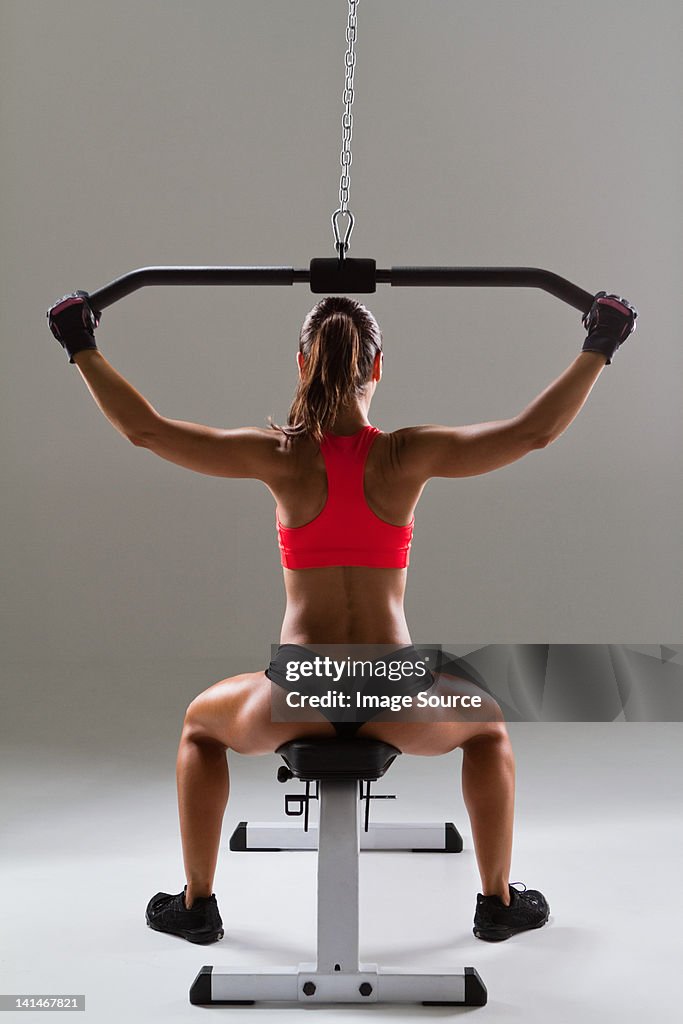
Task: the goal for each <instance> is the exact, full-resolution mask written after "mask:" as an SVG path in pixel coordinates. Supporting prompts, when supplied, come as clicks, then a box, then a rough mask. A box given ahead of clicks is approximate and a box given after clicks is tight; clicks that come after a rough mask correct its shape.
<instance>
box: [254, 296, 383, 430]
mask: <svg viewBox="0 0 683 1024" xmlns="http://www.w3.org/2000/svg"><path fill="white" fill-rule="evenodd" d="M381 351H382V332H381V331H380V329H379V325H378V323H377V321H376V320H375V318H374V316H373V315H372V313H371V312H370V310H369V309H367V308H366V307H365V306H364V305H363V304H362V303H361V302H356V300H355V299H349V298H348V297H346V296H343V295H335V296H328V297H327V298H324V299H321V300H320V302H318V303H317V304H316V305H315V306H314V307H313V309H312V310H311V311H310V313H308V315H307V316H306V319H305V320H304V322H303V325H302V327H301V332H300V334H299V352H301V353H302V354H303V356H304V359H305V363H304V366H303V369H302V371H301V376H300V378H299V382H298V384H297V388H296V392H295V395H294V399H293V401H292V404H291V406H290V409H289V415H288V417H287V426H284V427H282V426H278V424H276V423H273V422H272V420H271V422H270V425H271V427H273V429H274V430H280V431H282V433H283V434H284V436H285V444H288V443H289V442H291V441H292V440H293V439H294V438H295V437H301V436H303V435H306V436H308V437H311V438H313V439H314V440H315V441H317V442H318V444H320V442H321V441H322V439H323V433H324V432H325V430H327V429H329V427H330V426H331V424H332V423H334V420H335V419H336V417H337V414H338V413H339V411H340V410H341V409H342V408H343V407H344V406H345V405H346V404H347V403H348V401H349V400H350V399H351V398H352V397H353V396H354V395H356V394H358V393H360V391H362V389H363V387H364V385H365V384H367V382H368V381H369V380H370V377H371V374H372V366H373V363H374V360H375V356H376V355H377V353H378V352H381Z"/></svg>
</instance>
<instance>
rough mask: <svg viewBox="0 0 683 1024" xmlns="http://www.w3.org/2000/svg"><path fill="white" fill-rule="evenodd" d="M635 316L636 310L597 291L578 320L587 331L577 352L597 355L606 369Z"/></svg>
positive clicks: (634, 325) (615, 296)
mask: <svg viewBox="0 0 683 1024" xmlns="http://www.w3.org/2000/svg"><path fill="white" fill-rule="evenodd" d="M637 316H638V310H637V309H636V307H635V306H632V305H631V303H630V302H627V301H626V299H622V298H621V296H620V295H611V294H610V295H608V294H607V292H598V294H597V295H596V296H595V298H594V299H593V305H592V306H591V308H590V309H589V310H588V312H587V313H584V315H583V317H582V320H581V322H582V324H583V325H584V327H585V328H586V330H587V331H588V337H587V338H586V340H585V341H584V343H583V348H582V349H581V351H582V352H600V353H601V355H603V356H605V357H606V359H607V362H606V363H605V365H606V366H609V364H610V363H611V362H612V357H613V355H614V353H615V352H616V351H617V349H618V348H619V346H620V345H621V344H623V342H625V341H626V339H627V338H628V336H629V334H632V333H633V331H635V329H636V317H637Z"/></svg>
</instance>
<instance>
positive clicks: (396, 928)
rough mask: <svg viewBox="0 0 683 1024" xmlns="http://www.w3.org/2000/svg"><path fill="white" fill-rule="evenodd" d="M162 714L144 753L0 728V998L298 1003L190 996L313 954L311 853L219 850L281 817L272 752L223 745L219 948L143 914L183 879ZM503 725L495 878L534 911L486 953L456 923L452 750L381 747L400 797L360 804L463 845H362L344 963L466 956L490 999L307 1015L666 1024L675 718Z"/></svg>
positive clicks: (459, 901) (151, 1016) (673, 904)
mask: <svg viewBox="0 0 683 1024" xmlns="http://www.w3.org/2000/svg"><path fill="white" fill-rule="evenodd" d="M167 719H168V716H167V717H166V718H163V719H162V723H161V725H160V726H158V728H157V730H156V731H155V730H154V728H153V721H152V719H151V717H150V718H148V722H147V727H148V730H149V742H148V743H147V744H146V745H145V744H144V743H141V742H140V741H139V740H140V737H138V736H136V735H133V738H132V739H131V735H128V737H127V740H128V742H127V743H124V742H123V738H122V742H121V744H120V745H119V744H116V743H111V742H110V743H109V744H106V743H104V742H103V743H102V744H98V742H96V740H97V736H98V733H97V729H96V728H95V726H93V730H92V732H91V735H90V741H88V740H87V738H86V739H83V738H82V740H81V743H80V744H79V745H75V748H74V749H73V750H69V749H67V748H64V747H60V746H59V744H53V746H52V747H50V746H49V745H47V742H46V741H43V742H41V743H40V745H36V746H29V745H28V743H29V741H28V738H26V739H22V738H21V735H14V736H12V735H9V734H8V736H7V737H6V741H5V743H4V744H3V761H2V765H1V766H0V767H1V770H2V775H1V779H2V783H3V802H2V809H1V813H2V826H3V828H2V831H3V839H2V847H1V852H2V875H1V877H2V882H3V894H2V900H1V906H2V910H1V917H2V923H1V924H0V935H1V944H2V945H1V949H0V993H19V992H28V993H40V992H42V993H46V994H57V993H84V994H85V996H86V1012H87V1017H86V1018H85V1019H88V1020H90V1021H93V1022H96V1024H108V1022H110V1021H111V1022H114V1021H116V1022H121V1021H124V1020H125V1021H131V1022H137V1021H140V1022H142V1021H144V1022H149V1024H152V1022H155V1021H162V1020H163V1021H165V1022H173V1021H192V1020H195V1021H196V1020H201V1019H206V1018H207V1015H208V1016H215V1017H218V1018H221V1019H222V1018H225V1019H229V1020H230V1021H232V1022H242V1021H252V1020H255V1019H263V1018H264V1015H268V1016H269V1019H270V1018H277V1019H280V1018H282V1019H285V1018H287V1019H289V1020H295V1019H298V1017H297V1014H298V1013H299V1012H300V1011H299V1010H298V1009H297V1008H294V1009H282V1008H266V1007H253V1008H235V1009H227V1008H211V1009H205V1008H199V1007H192V1006H190V1005H189V1003H188V989H189V986H190V983H191V981H192V979H193V978H194V976H195V974H196V973H197V971H198V970H199V968H200V967H201V966H202V965H203V964H204V963H223V964H234V965H245V966H248V965H254V966H259V965H269V964H270V965H272V964H297V963H298V962H299V961H302V960H311V959H313V957H314V927H315V902H314V885H315V855H314V854H311V853H272V854H269V853H265V854H264V853H253V854H244V853H242V854H238V853H230V852H229V851H228V850H227V840H228V838H229V835H230V832H231V831H232V828H233V826H234V824H235V823H236V822H237V821H239V820H240V819H245V818H252V819H260V820H269V819H272V818H274V817H275V818H278V817H279V816H280V805H281V801H282V798H283V794H284V792H285V788H284V787H282V786H278V784H277V783H276V782H275V770H276V767H277V763H278V759H277V758H275V757H274V756H273V757H265V758H238V757H234V758H233V759H232V778H233V792H232V797H231V803H230V806H229V809H228V813H227V816H226V823H225V828H224V842H223V847H224V849H223V851H222V854H221V859H220V864H219V871H218V876H217V879H216V893H217V896H218V900H219V905H220V908H221V912H222V915H223V919H224V922H225V925H226V936H225V938H224V939H223V941H222V942H220V943H218V944H216V945H213V946H209V947H195V946H192V945H190V944H189V943H186V942H184V941H183V940H182V939H176V938H173V937H170V936H165V935H161V934H159V933H156V932H153V931H151V930H150V929H148V928H146V927H145V924H144V907H145V904H146V902H147V900H148V899H149V897H150V896H151V895H152V894H153V893H154V892H156V891H157V890H159V889H161V890H166V891H171V892H177V891H179V889H180V888H181V887H182V875H181V859H180V847H179V839H178V831H177V824H176V809H175V789H174V778H173V759H174V753H175V750H174V738H173V737H170V736H168V735H166V733H167V732H168V720H167ZM44 728H45V727H44V723H43V724H42V725H41V726H40V728H38V727H37V730H36V733H35V734H34V735H37V734H42V733H43V730H44ZM511 733H512V735H513V740H514V744H515V749H516V752H517V762H518V804H517V829H516V841H515V852H514V859H513V880H517V879H519V880H521V881H524V882H526V883H527V885H529V887H535V888H540V889H541V890H543V891H544V892H546V894H547V896H548V898H549V900H550V904H551V908H552V916H551V921H550V923H549V925H548V926H547V927H545V928H543V929H541V930H540V931H537V932H531V933H528V934H526V935H520V936H517V937H515V938H513V939H512V940H510V941H508V942H505V943H501V944H496V945H489V944H486V943H482V942H479V941H478V940H476V939H475V938H474V937H473V935H472V931H471V926H472V914H473V908H474V896H475V893H476V891H477V874H476V867H475V863H474V857H473V852H472V843H471V836H470V833H469V826H468V823H467V820H466V817H465V816H464V812H463V805H462V799H461V796H460V793H459V787H458V785H457V775H458V769H459V757H458V755H457V754H454V755H450V756H448V757H443V758H421V759H417V758H404V759H402V760H399V761H398V762H397V763H396V765H395V766H394V767H393V768H392V769H391V772H390V773H389V775H388V776H387V777H386V779H385V780H384V782H382V783H381V784H379V785H380V786H381V788H379V786H378V789H377V792H396V793H397V794H398V795H399V799H398V800H397V801H378V802H377V803H376V805H375V807H376V820H400V819H401V818H403V819H404V820H416V821H418V820H428V819H432V818H436V819H440V818H446V819H451V820H454V821H455V822H456V824H457V825H458V827H459V828H460V829H461V831H462V832H463V833H464V835H465V851H464V852H463V853H462V854H460V855H454V856H438V855H433V854H420V855H415V854H407V853H406V854H403V853H394V854H387V853H367V854H364V855H363V856H362V869H361V884H362V893H361V899H362V911H361V945H362V950H361V953H362V957H363V958H364V959H367V960H369V961H374V962H379V963H381V964H383V965H384V966H390V965H394V966H399V967H408V966H411V965H413V966H415V967H416V968H418V969H423V970H428V969H434V968H436V967H438V966H439V965H444V966H451V967H456V968H460V967H462V966H474V967H476V968H477V970H478V971H479V973H480V974H481V976H482V978H483V979H484V981H485V983H486V985H487V987H488V990H489V1003H488V1006H487V1007H485V1008H483V1009H478V1010H473V1009H454V1008H428V1007H421V1006H416V1007H380V1006H372V1007H370V1006H368V1007H363V1008H349V1007H344V1008H339V1007H338V1008H320V1007H316V1008H315V1009H308V1011H307V1012H309V1013H315V1014H316V1019H317V1018H318V1017H319V1019H320V1020H321V1021H325V1022H328V1021H329V1022H332V1021H335V1022H336V1021H338V1020H339V1021H341V1020H342V1019H343V1020H344V1021H351V1020H353V1021H354V1022H356V1021H366V1020H370V1019H379V1018H382V1019H386V1018H397V1019H402V1020H429V1019H442V1018H445V1017H449V1018H452V1017H458V1016H461V1015H463V1014H468V1015H469V1014H476V1019H480V1020H485V1021H490V1022H496V1024H497V1022H507V1021H510V1022H512V1021H515V1022H516V1021H519V1022H522V1021H524V1024H537V1022H538V1024H541V1022H543V1024H549V1022H552V1024H570V1022H572V1024H573V1022H575V1021H579V1020H580V1021H582V1022H586V1024H591V1022H597V1021H600V1022H603V1024H604V1022H605V1021H607V1022H611V1021H615V1022H616V1021H619V1024H630V1022H636V1021H641V1020H643V1019H644V1018H646V1017H647V1018H649V1019H651V1020H653V1021H657V1022H658V1024H668V1022H674V1021H679V1020H680V1019H681V1015H682V1012H683V1011H682V1010H681V1006H680V1003H681V1001H682V1000H683V994H682V993H681V991H680V968H681V962H682V955H683V940H682V939H681V920H682V919H683V918H682V915H683V897H682V896H681V889H680V881H679V875H680V867H681V863H682V859H681V849H682V848H683V803H682V797H681V779H682V778H683V771H682V769H683V753H682V751H683V743H682V742H681V740H682V739H683V726H680V725H667V724H629V725H624V724H590V725H581V724H571V725H559V724H558V725H533V724H528V725H517V726H514V727H511ZM103 735H104V734H103ZM162 741H163V742H162ZM290 786H292V787H293V786H294V784H290ZM22 1015H23V1016H26V1015H27V1014H26V1012H24V1011H22ZM28 1015H29V1016H30V1017H31V1018H34V1016H35V1014H34V1013H30V1014H28ZM17 1016H18V1014H17V1013H9V1014H8V1017H7V1020H8V1021H9V1020H12V1019H15V1017H17ZM77 1019H78V1018H77Z"/></svg>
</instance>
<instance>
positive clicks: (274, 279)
mask: <svg viewBox="0 0 683 1024" xmlns="http://www.w3.org/2000/svg"><path fill="white" fill-rule="evenodd" d="M295 283H296V284H299V283H303V284H310V287H311V291H312V292H314V293H315V294H319V295H320V294H334V293H344V294H346V293H355V294H358V293H365V292H374V291H376V286H377V285H378V284H390V285H391V286H392V287H393V288H397V287H399V288H400V287H408V288H414V287H418V288H420V287H423V288H433V287H449V288H452V287H456V288H540V289H541V290H542V291H545V292H548V293H549V294H550V295H554V296H555V298H557V299H561V300H562V302H566V303H567V304H568V305H570V306H573V307H574V308H575V309H578V310H580V311H581V312H582V313H586V312H588V310H589V309H590V307H591V305H592V304H593V295H592V294H591V293H590V292H587V291H584V289H583V288H579V287H578V285H575V284H572V283H571V281H567V280H566V278H564V277H559V275H558V274H553V273H551V272H550V271H549V270H541V269H539V268H537V267H392V268H391V269H390V270H377V269H376V266H375V261H374V260H366V259H342V260H340V259H313V260H311V264H310V267H309V269H308V270H306V269H300V270H295V269H294V268H293V267H141V268H140V269H139V270H131V272H130V273H128V274H124V275H123V277H117V278H116V280H115V281H112V282H110V284H106V285H105V286H104V287H103V288H98V290H97V291H95V292H92V293H91V294H90V303H91V305H92V306H93V308H94V309H99V310H102V309H105V308H106V307H107V306H111V305H113V303H114V302H118V301H119V299H123V298H125V296H126V295H130V294H131V293H132V292H136V291H137V290H138V289H139V288H147V287H149V286H150V285H226V284H233V285H291V284H295Z"/></svg>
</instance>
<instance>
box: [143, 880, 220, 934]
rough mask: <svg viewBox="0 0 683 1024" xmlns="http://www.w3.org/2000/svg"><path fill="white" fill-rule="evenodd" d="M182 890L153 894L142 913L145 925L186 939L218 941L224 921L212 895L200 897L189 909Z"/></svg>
mask: <svg viewBox="0 0 683 1024" xmlns="http://www.w3.org/2000/svg"><path fill="white" fill-rule="evenodd" d="M185 889H187V886H185ZM185 889H183V891H182V892H179V893H178V894H177V895H176V896H171V895H170V894H169V893H167V892H158V893H157V894H156V896H152V898H151V900H150V901H149V903H148V904H147V910H146V912H145V920H146V921H147V924H148V925H149V927H150V928H154V929H155V931H157V932H168V933H169V935H181V936H182V937H183V938H184V939H187V941H188V942H198V943H201V944H202V945H204V944H207V943H209V942H218V940H219V939H222V938H223V922H222V921H221V915H220V913H219V911H218V904H217V903H216V897H215V895H213V894H212V895H211V896H200V897H199V898H198V899H196V900H195V901H194V903H193V904H192V907H191V909H190V910H188V909H187V907H186V906H185Z"/></svg>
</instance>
